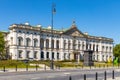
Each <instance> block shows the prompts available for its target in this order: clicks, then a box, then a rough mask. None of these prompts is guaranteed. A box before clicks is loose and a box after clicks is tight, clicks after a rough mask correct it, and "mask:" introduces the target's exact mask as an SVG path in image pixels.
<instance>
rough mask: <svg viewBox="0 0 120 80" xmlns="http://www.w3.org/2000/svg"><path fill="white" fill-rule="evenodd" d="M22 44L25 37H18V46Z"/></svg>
mask: <svg viewBox="0 0 120 80" xmlns="http://www.w3.org/2000/svg"><path fill="white" fill-rule="evenodd" d="M22 44H23V38H22V37H18V46H22Z"/></svg>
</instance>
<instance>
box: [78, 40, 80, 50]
mask: <svg viewBox="0 0 120 80" xmlns="http://www.w3.org/2000/svg"><path fill="white" fill-rule="evenodd" d="M78 49H79V50H80V42H78Z"/></svg>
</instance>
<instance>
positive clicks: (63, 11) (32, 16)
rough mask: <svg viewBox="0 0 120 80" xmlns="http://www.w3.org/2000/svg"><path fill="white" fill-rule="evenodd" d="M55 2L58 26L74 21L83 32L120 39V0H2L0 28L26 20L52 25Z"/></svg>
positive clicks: (55, 22)
mask: <svg viewBox="0 0 120 80" xmlns="http://www.w3.org/2000/svg"><path fill="white" fill-rule="evenodd" d="M52 3H54V4H55V5H56V6H55V8H56V14H54V16H53V20H54V21H53V22H54V26H53V27H54V28H55V29H62V28H63V29H68V28H70V27H71V25H72V21H75V22H76V26H77V28H78V29H79V30H80V31H82V32H83V33H84V32H88V34H89V35H93V36H102V37H107V38H112V39H113V40H114V43H115V44H118V43H120V0H0V31H9V30H8V28H9V26H10V25H12V24H15V23H16V24H20V23H23V24H24V23H25V22H29V23H30V25H33V26H36V25H38V24H41V25H42V26H44V27H46V28H47V27H48V26H49V25H51V6H52Z"/></svg>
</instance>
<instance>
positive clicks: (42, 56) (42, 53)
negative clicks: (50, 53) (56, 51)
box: [41, 52, 44, 60]
mask: <svg viewBox="0 0 120 80" xmlns="http://www.w3.org/2000/svg"><path fill="white" fill-rule="evenodd" d="M41 59H42V60H43V59H44V52H41Z"/></svg>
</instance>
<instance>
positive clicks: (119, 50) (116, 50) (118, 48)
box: [113, 44, 120, 58]
mask: <svg viewBox="0 0 120 80" xmlns="http://www.w3.org/2000/svg"><path fill="white" fill-rule="evenodd" d="M113 54H114V56H115V57H119V58H120V44H117V45H115V47H114V48H113Z"/></svg>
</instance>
